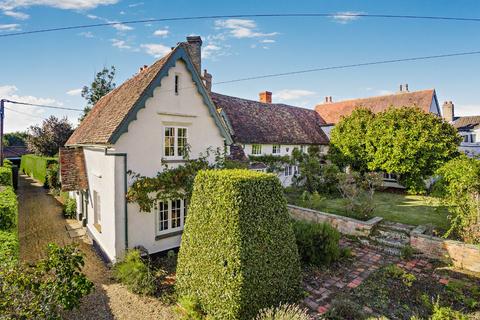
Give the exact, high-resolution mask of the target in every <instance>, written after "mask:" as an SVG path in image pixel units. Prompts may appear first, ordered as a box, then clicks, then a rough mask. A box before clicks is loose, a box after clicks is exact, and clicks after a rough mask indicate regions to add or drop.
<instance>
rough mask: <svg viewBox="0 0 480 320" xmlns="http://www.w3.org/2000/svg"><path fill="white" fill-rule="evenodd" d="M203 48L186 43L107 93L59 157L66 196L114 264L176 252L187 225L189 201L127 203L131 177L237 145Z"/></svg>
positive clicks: (197, 42) (197, 39)
mask: <svg viewBox="0 0 480 320" xmlns="http://www.w3.org/2000/svg"><path fill="white" fill-rule="evenodd" d="M201 44H202V40H201V38H200V37H198V36H190V37H187V42H183V43H179V44H178V45H177V46H176V47H175V48H173V49H172V50H171V52H170V53H168V54H167V55H166V56H165V57H163V58H161V59H160V60H158V61H156V62H155V63H154V64H152V65H151V66H144V67H142V68H141V69H140V72H139V73H138V74H136V75H135V76H134V77H132V78H131V79H129V80H127V81H125V82H124V83H123V84H122V85H120V86H119V87H118V88H116V89H115V90H113V91H111V92H110V93H109V94H107V95H105V96H104V97H103V98H102V99H101V100H100V101H99V102H98V103H97V104H96V105H95V106H94V107H93V108H92V110H91V111H90V113H89V114H88V115H87V116H86V118H85V119H84V120H83V121H82V122H81V123H80V125H79V126H78V128H77V129H76V130H75V132H74V133H73V135H72V136H71V137H70V139H69V140H68V141H67V143H66V146H65V147H66V148H64V149H62V150H61V152H60V164H61V181H62V187H63V190H65V191H70V194H71V196H73V197H74V198H75V199H76V201H77V211H78V218H79V219H80V220H82V221H83V223H84V225H85V226H86V230H87V234H88V235H89V236H90V237H91V238H92V239H93V241H94V244H95V245H96V246H97V247H98V248H99V249H100V250H101V252H102V253H103V254H104V256H105V257H106V258H107V259H108V260H109V261H112V262H114V261H116V260H117V259H118V258H119V257H121V256H122V255H123V253H124V252H125V250H126V249H129V248H134V247H136V246H142V247H144V248H146V249H147V250H148V252H149V253H155V252H160V251H165V250H169V249H171V248H175V247H178V246H179V245H180V240H181V234H182V230H183V225H184V222H185V215H186V208H187V203H186V201H185V199H171V200H169V201H163V202H159V203H158V205H157V206H156V208H155V209H154V211H152V212H151V213H145V212H141V211H140V208H139V206H138V205H137V204H136V203H128V202H127V199H126V192H127V190H128V187H129V185H130V183H131V181H129V175H128V172H130V171H131V172H134V173H138V174H140V175H143V176H155V175H156V174H157V173H158V172H159V171H162V170H163V168H164V166H165V165H166V166H168V167H169V168H172V167H176V166H178V165H181V164H182V163H184V161H185V160H184V155H185V154H186V152H187V150H188V152H189V156H190V158H196V157H198V156H199V155H200V154H201V153H205V151H206V150H207V149H209V148H214V149H220V150H221V151H224V150H225V148H226V146H228V145H231V144H232V143H233V140H232V138H231V136H230V133H229V131H228V130H227V128H226V127H225V125H224V119H223V118H222V116H221V114H219V113H218V112H217V109H216V108H217V107H216V106H215V104H214V103H213V101H212V99H211V97H210V94H209V92H208V90H207V88H206V87H205V85H206V84H205V83H204V82H203V81H204V77H202V76H201ZM210 160H211V161H212V162H213V161H214V155H212V156H211V159H210Z"/></svg>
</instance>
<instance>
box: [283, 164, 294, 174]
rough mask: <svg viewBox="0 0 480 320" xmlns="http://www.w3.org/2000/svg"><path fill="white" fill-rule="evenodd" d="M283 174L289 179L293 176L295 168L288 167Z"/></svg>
mask: <svg viewBox="0 0 480 320" xmlns="http://www.w3.org/2000/svg"><path fill="white" fill-rule="evenodd" d="M283 174H284V176H285V177H289V176H291V175H292V174H293V166H291V165H286V166H285V168H284V171H283Z"/></svg>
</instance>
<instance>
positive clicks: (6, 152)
mask: <svg viewBox="0 0 480 320" xmlns="http://www.w3.org/2000/svg"><path fill="white" fill-rule="evenodd" d="M28 153H29V152H28V148H27V147H26V146H4V147H3V157H4V158H5V159H8V160H10V161H12V163H13V164H15V165H17V166H19V167H20V160H21V159H22V156H23V155H26V154H28Z"/></svg>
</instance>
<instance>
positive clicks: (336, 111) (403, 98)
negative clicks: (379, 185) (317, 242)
mask: <svg viewBox="0 0 480 320" xmlns="http://www.w3.org/2000/svg"><path fill="white" fill-rule="evenodd" d="M404 106H406V107H415V108H419V109H420V110H422V111H424V112H431V113H433V114H436V115H438V116H440V115H441V113H440V106H439V104H438V99H437V94H436V92H435V89H429V90H421V91H409V89H408V84H405V85H400V90H399V91H398V92H397V93H394V94H389V95H383V96H375V97H368V98H360V99H352V100H344V101H339V102H333V100H332V97H331V96H330V97H326V98H325V102H324V103H322V104H318V105H317V106H315V111H317V112H318V113H319V114H320V116H321V117H322V118H323V119H324V120H325V121H326V123H327V124H326V125H323V126H322V129H323V130H324V131H325V133H326V134H327V135H328V136H329V137H330V132H331V130H332V128H333V127H334V126H335V124H337V123H338V122H339V121H340V120H341V119H342V117H347V116H349V115H350V114H351V113H352V112H353V111H354V110H355V109H357V108H366V109H369V110H371V111H372V112H373V113H379V112H382V111H385V110H387V109H388V108H390V107H394V108H395V107H404ZM383 185H384V186H385V187H392V188H404V187H403V186H402V185H401V184H399V183H398V179H397V176H396V174H394V173H384V174H383Z"/></svg>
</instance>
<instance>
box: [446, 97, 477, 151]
mask: <svg viewBox="0 0 480 320" xmlns="http://www.w3.org/2000/svg"><path fill="white" fill-rule="evenodd" d="M442 111H443V118H444V119H445V121H448V122H449V123H451V124H452V126H454V127H455V128H456V129H457V130H458V133H459V134H460V135H461V136H462V137H463V140H462V142H461V143H460V147H459V149H460V151H462V152H463V153H465V154H466V155H468V156H478V155H480V139H479V138H478V137H480V116H465V117H455V105H454V104H453V103H452V101H445V102H444V103H443V106H442Z"/></svg>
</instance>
